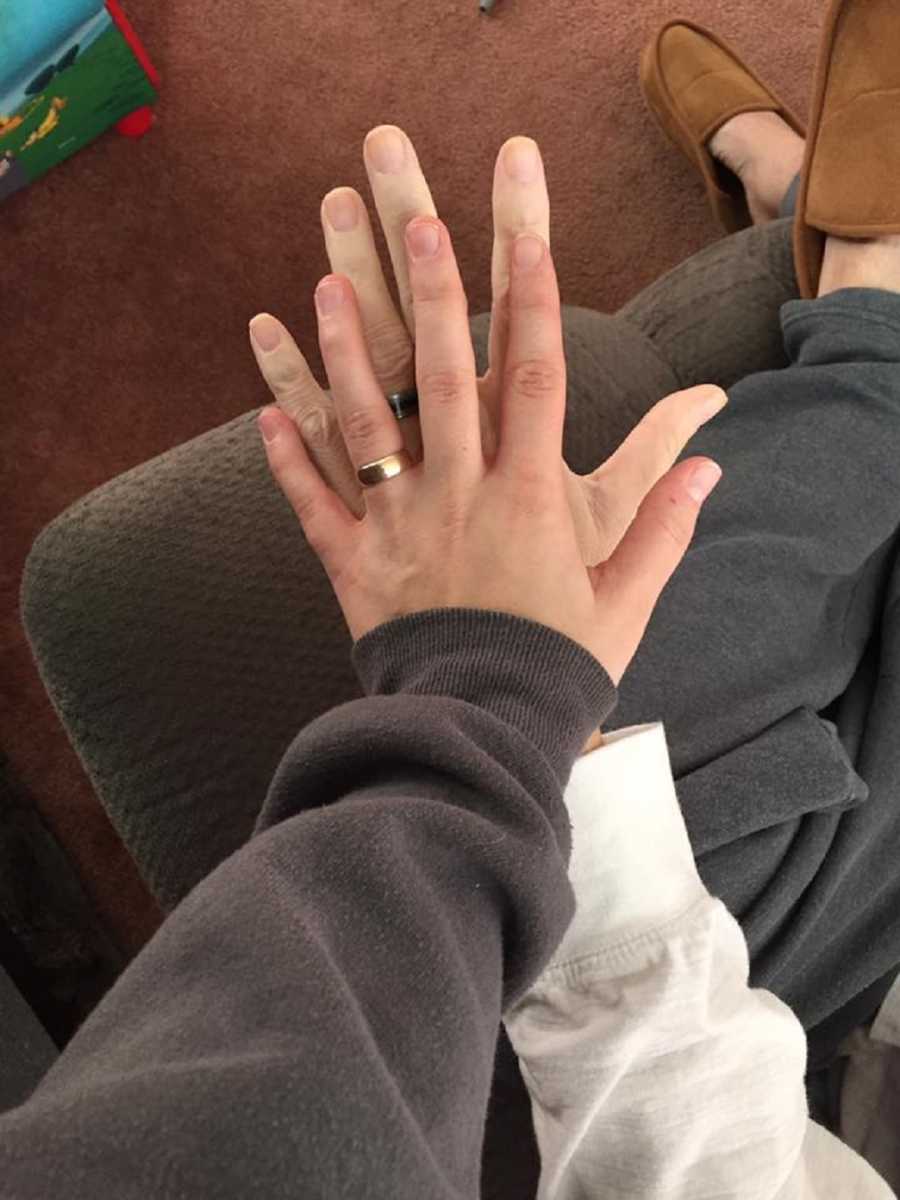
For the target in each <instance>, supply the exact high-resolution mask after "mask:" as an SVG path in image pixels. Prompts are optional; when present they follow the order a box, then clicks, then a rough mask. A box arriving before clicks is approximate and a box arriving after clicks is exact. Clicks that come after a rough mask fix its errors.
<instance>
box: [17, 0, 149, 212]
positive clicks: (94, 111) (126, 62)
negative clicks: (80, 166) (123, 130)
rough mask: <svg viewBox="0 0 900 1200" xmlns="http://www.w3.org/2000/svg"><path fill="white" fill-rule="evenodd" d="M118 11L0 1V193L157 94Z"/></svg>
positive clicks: (89, 1)
mask: <svg viewBox="0 0 900 1200" xmlns="http://www.w3.org/2000/svg"><path fill="white" fill-rule="evenodd" d="M110 9H112V10H113V11H112V13H111V11H110ZM117 10H118V6H117V5H112V4H111V5H110V6H109V8H107V6H106V5H105V4H103V3H102V0H100V2H98V0H0V62H2V64H3V65H2V67H0V200H3V199H5V198H6V197H7V196H10V195H12V194H13V193H14V192H17V191H19V190H20V189H21V188H23V187H25V186H26V185H27V184H29V183H32V182H33V181H34V180H35V179H38V178H39V177H40V176H41V175H44V174H45V173H46V172H47V171H49V170H50V169H51V167H54V166H56V165H57V164H58V163H60V162H62V161H63V160H64V159H67V158H69V157H70V156H71V155H73V154H75V153H76V152H77V151H78V150H81V149H82V148H83V147H84V146H86V145H87V144H88V143H89V142H92V141H93V140H94V139H95V138H97V137H99V135H100V134H101V133H103V132H104V131H105V130H107V129H109V128H110V126H112V125H115V124H116V123H117V122H119V121H120V120H121V119H122V118H123V117H126V116H127V115H128V114H130V113H134V112H135V110H140V109H142V108H144V106H147V105H149V104H152V103H154V101H155V100H156V99H157V92H156V89H155V87H154V86H153V84H152V82H151V80H150V78H149V77H148V74H147V71H146V70H145V67H144V65H142V63H141V62H140V61H139V59H138V57H137V55H136V51H135V49H134V48H133V47H134V46H135V45H138V47H139V44H138V43H137V42H136V38H135V37H134V35H133V33H132V32H131V30H130V28H129V27H127V22H125V21H124V17H123V16H122V14H121V10H118V11H117ZM114 16H115V17H116V18H117V19H116V20H114V19H113V17H114ZM120 23H121V24H120ZM122 26H124V28H123V27H122ZM129 35H130V36H129ZM139 51H140V48H139ZM151 70H152V68H151Z"/></svg>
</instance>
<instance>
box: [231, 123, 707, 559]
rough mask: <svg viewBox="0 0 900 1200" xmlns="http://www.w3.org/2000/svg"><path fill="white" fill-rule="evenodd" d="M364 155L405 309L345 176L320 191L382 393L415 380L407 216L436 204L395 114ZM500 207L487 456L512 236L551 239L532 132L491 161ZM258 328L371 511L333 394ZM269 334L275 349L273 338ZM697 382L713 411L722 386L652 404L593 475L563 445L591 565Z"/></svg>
mask: <svg viewBox="0 0 900 1200" xmlns="http://www.w3.org/2000/svg"><path fill="white" fill-rule="evenodd" d="M363 157H364V160H365V165H366V171H367V173H368V176H369V182H370V184H371V187H372V194H373V196H374V199H375V207H376V209H377V210H378V216H379V219H380V221H381V227H382V230H383V232H384V236H385V239H386V241H387V246H388V252H389V254H390V258H391V264H392V266H393V270H394V279H395V282H396V286H397V294H398V296H399V300H400V309H401V312H402V316H401V314H400V313H398V312H397V309H396V307H395V305H394V302H393V300H392V298H391V295H390V292H389V291H388V287H387V283H386V282H385V278H384V272H383V270H382V266H381V261H380V259H379V257H378V251H377V249H376V246H375V240H374V237H373V235H372V228H371V225H370V223H369V217H368V213H367V211H366V206H365V204H364V203H363V200H362V197H361V196H360V195H359V193H358V192H356V191H354V189H353V188H347V187H344V188H335V189H334V190H333V191H331V192H329V193H328V195H327V196H326V197H325V198H324V200H323V202H322V210H321V220H322V228H323V231H324V234H325V246H326V250H327V253H328V259H329V262H330V264H331V270H332V273H333V274H339V275H343V276H345V277H346V278H347V279H349V280H350V282H351V283H352V285H353V290H354V292H355V294H356V298H357V304H358V307H359V313H360V319H361V322H362V328H363V334H364V339H365V343H366V345H367V347H368V352H369V357H370V359H371V362H372V366H373V369H374V374H375V378H376V380H377V381H378V385H379V387H380V388H381V390H382V391H383V392H385V393H391V392H397V391H403V390H405V389H407V388H410V387H413V386H414V385H415V381H416V376H415V346H414V338H415V313H414V309H413V302H412V290H411V287H410V281H409V265H408V263H407V257H406V243H405V232H406V226H407V225H408V224H409V222H410V221H411V220H412V219H413V218H414V217H418V216H430V217H436V216H437V210H436V208H435V205H434V201H433V200H432V197H431V192H430V190H429V187H428V183H427V182H426V179H425V176H424V174H423V173H422V169H421V167H420V166H419V160H418V157H417V155H416V151H415V147H414V146H413V144H412V142H411V140H410V139H409V138H408V137H407V135H406V134H405V133H404V132H403V130H401V129H399V128H398V127H397V126H395V125H379V126H377V127H376V128H375V129H373V130H371V131H370V132H369V134H368V135H367V137H366V140H365V145H364V149H363ZM529 161H531V166H530V167H529V166H528V165H527V164H528V162H529ZM492 207H493V221H494V244H493V253H492V255H491V288H492V296H493V302H492V308H491V327H490V338H489V346H488V362H489V365H488V370H487V372H486V373H485V374H484V375H483V376H482V377H481V378H479V379H478V380H477V388H478V397H479V406H480V424H481V433H482V446H483V449H484V454H485V458H486V459H488V460H490V458H491V456H492V454H493V453H494V450H495V448H496V446H497V444H498V435H499V429H500V421H501V415H502V414H501V412H500V383H501V381H502V379H503V377H504V371H503V366H504V361H505V357H506V351H507V343H508V337H509V329H508V327H509V318H508V303H507V300H508V292H509V279H510V269H511V265H512V247H513V243H514V242H515V239H516V237H517V236H518V235H519V234H521V233H536V234H538V235H539V236H540V237H541V238H542V239H543V240H544V241H545V242H546V243H547V245H548V246H549V245H550V201H549V196H548V193H547V183H546V178H545V175H544V168H543V163H542V161H541V156H540V153H539V151H538V147H537V144H536V143H535V142H534V141H533V140H532V139H531V138H527V137H513V138H509V139H508V141H506V142H505V143H504V144H503V146H502V147H501V149H500V153H499V154H498V156H497V160H496V163H495V165H494V184H493V199H492ZM251 330H252V334H253V337H252V339H251V340H252V344H253V349H254V353H255V354H256V358H257V362H258V363H259V367H260V370H261V372H262V374H263V377H264V378H265V380H266V382H267V383H268V385H269V388H270V389H271V391H272V394H273V396H274V397H275V400H276V401H277V403H278V406H279V408H281V409H282V411H284V412H286V413H287V414H288V416H290V417H291V418H292V420H293V421H294V423H295V425H296V426H297V427H298V428H299V430H300V433H301V435H302V437H303V441H304V444H305V445H306V447H307V450H308V451H309V454H310V457H311V458H312V460H313V462H314V463H315V465H316V467H317V469H318V471H319V473H320V475H321V476H322V478H323V479H324V480H325V482H326V483H327V484H329V486H331V487H332V488H333V489H334V491H335V492H337V494H338V495H339V496H340V497H341V499H342V500H343V501H344V503H345V504H346V505H347V507H348V508H349V509H350V511H351V512H352V513H353V514H354V515H355V516H357V517H362V516H363V515H364V514H365V511H366V502H365V499H364V495H363V489H362V487H361V485H360V484H359V482H358V480H357V478H356V472H355V471H354V469H353V467H352V465H351V463H350V460H349V458H348V456H347V452H346V449H345V446H344V439H343V437H342V435H341V431H340V428H339V426H338V423H337V419H336V417H335V413H334V409H333V404H332V399H331V396H330V395H329V394H328V393H327V392H326V391H324V390H323V389H322V388H321V387H320V386H319V384H318V383H317V382H316V380H315V378H314V376H313V375H312V372H311V371H310V369H309V367H308V365H307V363H306V360H305V359H304V357H303V355H302V354H301V353H300V350H299V349H298V347H297V345H296V343H295V342H294V340H293V338H292V337H291V335H290V334H289V333H288V331H287V329H285V327H284V326H283V325H282V324H281V322H279V321H276V320H275V319H274V318H273V317H271V316H269V315H268V314H261V315H260V316H257V317H256V318H255V319H254V320H253V321H252V322H251ZM269 338H271V339H272V343H273V347H274V348H272V349H266V345H267V342H268V339H269ZM699 391H703V392H704V393H706V398H708V402H709V409H708V412H707V413H706V415H705V416H704V417H703V420H708V419H709V417H711V416H712V415H713V414H714V413H715V412H717V411H718V410H719V409H720V408H721V407H722V406H723V405H724V404H725V402H726V399H727V397H726V396H725V393H724V392H723V391H721V389H719V388H715V387H708V388H702V389H697V388H694V389H691V390H689V391H686V392H678V393H675V394H674V395H672V396H669V397H667V398H665V399H663V400H661V401H660V402H659V403H658V404H657V405H655V406H654V408H652V409H651V410H650V412H649V413H647V415H646V416H645V417H644V419H643V420H642V421H641V422H640V423H639V424H638V425H637V426H636V427H635V428H634V429H633V430H632V431H631V433H630V434H629V436H628V437H627V438H626V439H625V441H624V442H623V443H622V445H621V446H620V447H619V449H618V450H617V451H616V452H615V454H613V455H612V457H611V458H609V459H608V460H607V461H606V462H605V463H603V464H602V465H601V466H599V467H598V468H597V469H596V470H595V471H593V472H592V473H591V474H590V475H575V474H574V473H573V472H572V471H571V470H570V469H569V467H568V466H567V465H566V463H565V461H564V460H563V459H562V457H561V456H560V464H559V466H560V471H561V472H562V475H563V482H564V486H565V489H566V495H567V497H568V501H569V507H570V510H571V513H572V517H573V520H574V523H575V533H576V537H577V540H578V546H579V549H580V551H581V555H582V558H583V561H584V563H585V565H586V566H595V565H597V564H598V563H601V562H606V561H607V559H609V558H610V557H611V556H612V554H613V552H614V551H615V549H616V548H617V546H618V545H619V542H620V541H621V540H622V538H623V536H624V534H625V532H626V530H627V529H628V528H629V527H630V525H631V523H632V521H633V520H634V517H635V512H634V510H633V509H632V508H630V507H628V504H627V503H626V502H625V501H624V497H627V496H629V495H633V494H635V490H636V487H637V485H638V482H641V483H647V484H648V486H649V483H650V482H654V481H655V480H657V479H658V478H659V477H660V476H661V475H662V474H663V473H664V472H665V471H666V470H668V468H669V467H670V466H671V454H670V451H671V447H672V446H674V445H680V446H683V445H684V444H685V442H686V441H687V440H688V439H689V438H690V437H691V436H693V434H694V432H695V431H696V428H697V416H698V395H697V393H698V392H699ZM702 399H704V397H701V398H700V400H701V401H702ZM307 421H309V422H310V423H309V425H307ZM400 429H401V431H402V435H403V438H404V442H405V444H406V448H407V450H409V452H410V454H411V455H412V456H413V459H414V460H418V459H419V458H420V457H421V447H422V441H421V433H420V427H419V420H418V418H417V417H408V418H407V419H406V420H404V421H402V422H401V423H400ZM644 490H646V489H644ZM641 494H644V492H643V491H642V492H641Z"/></svg>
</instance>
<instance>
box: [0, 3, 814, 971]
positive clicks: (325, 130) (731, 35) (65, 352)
mask: <svg viewBox="0 0 900 1200" xmlns="http://www.w3.org/2000/svg"><path fill="white" fill-rule="evenodd" d="M126 9H127V11H128V14H129V16H130V17H131V18H132V20H133V22H134V24H135V26H136V28H137V29H138V31H139V32H140V34H141V35H142V37H143V38H144V40H145V42H146V45H147V47H148V50H149V51H150V54H151V56H152V58H153V59H154V60H155V62H156V65H157V66H158V68H159V70H160V71H161V73H162V76H163V91H162V101H161V104H160V107H159V110H158V111H159V118H160V119H159V123H158V124H157V126H156V128H155V129H154V130H153V131H152V132H151V134H150V135H149V136H148V137H146V138H145V139H144V140H143V141H141V142H137V143H130V142H128V141H125V140H123V139H121V138H119V137H117V136H116V135H115V134H109V135H107V136H106V137H104V138H103V139H101V141H99V142H97V143H95V144H94V145H93V146H91V147H90V148H88V149H87V150H86V151H84V152H83V153H81V154H79V155H77V156H76V157H74V158H73V159H71V160H70V161H69V162H68V163H66V164H64V165H63V166H62V167H59V168H57V169H56V170H55V171H54V172H52V173H51V174H50V175H48V176H47V177H45V179H44V180H42V181H40V182H39V183H38V184H36V185H35V186H33V187H32V188H31V189H29V190H27V191H25V192H23V193H20V194H19V195H18V196H15V197H13V198H12V200H10V201H8V202H7V203H6V204H4V205H3V207H2V209H0V218H2V227H3V232H4V238H3V244H4V253H3V260H4V261H3V282H2V285H0V350H2V372H0V394H2V412H3V418H4V423H5V429H4V446H5V451H4V456H3V461H2V468H0V470H2V478H0V500H2V507H3V512H4V516H5V521H4V525H5V531H4V532H5V537H4V539H3V542H2V550H0V554H2V560H0V561H2V576H0V578H2V588H3V594H2V600H0V603H2V622H3V624H2V636H3V646H4V664H3V665H4V670H3V682H2V685H0V686H2V688H3V692H4V701H5V703H4V704H3V707H2V718H0V719H2V725H0V749H2V750H3V752H5V754H6V755H7V756H8V758H9V760H10V762H11V764H12V765H13V767H14V769H15V772H16V775H17V778H19V779H20V780H21V781H22V782H23V783H24V785H25V786H26V787H27V789H28V790H29V792H30V794H31V796H32V797H33V800H34V802H35V803H36V804H37V806H38V807H39V809H40V811H41V813H42V814H43V816H44V818H45V820H46V821H47V823H48V825H49V826H50V827H51V828H52V829H53V831H54V832H55V834H56V835H57V837H58V838H59V840H60V842H61V843H62V844H63V845H64V846H65V847H66V849H67V850H68V852H69V854H70V855H71V857H72V860H73V862H74V864H75V867H76V869H77V871H78V872H79V873H80V875H81V877H82V879H83V881H84V885H85V888H86V890H87V892H88V894H89V896H90V897H91V898H92V899H93V901H94V903H95V905H96V906H97V909H98V911H99V912H100V913H101V914H102V916H103V917H104V918H105V920H106V922H107V924H108V926H109V928H110V930H111V932H113V933H114V934H115V935H116V936H117V938H118V940H119V941H120V942H121V943H122V945H123V946H125V947H126V948H127V949H130V950H135V949H136V948H137V947H139V946H140V945H141V944H142V943H143V942H144V941H145V940H146V938H147V937H148V935H149V934H150V933H151V932H152V930H153V929H154V927H155V925H156V923H157V921H158V914H157V912H156V909H155V907H154V905H153V903H152V902H151V901H150V898H149V896H148V895H147V894H146V892H145V891H144V889H143V887H142V886H141V884H140V882H139V880H138V877H137V875H136V873H135V871H134V868H133V867H132V865H131V863H130V861H129V859H128V857H127V855H126V854H125V853H124V851H123V850H122V848H121V846H120V845H119V844H118V842H117V839H116V837H115V835H114V833H113V832H112V830H111V828H110V826H109V825H108V823H107V822H106V820H105V818H104V816H103V814H102V812H101V810H100V808H99V805H98V802H97V800H96V799H95V797H94V796H93V794H92V791H91V788H90V786H89V784H88V782H87V780H86V778H85V776H84V773H83V771H82V770H81V767H80V765H79V763H78V760H77V759H76V757H75V755H74V753H73V751H72V750H71V748H70V747H69V744H68V741H67V740H66V738H65V735H64V734H63V732H62V729H61V727H60V725H59V723H58V721H57V719H56V717H55V714H54V712H53V710H52V709H51V707H50V704H49V701H48V700H47V697H46V695H45V693H44V691H43V688H42V686H41V683H40V681H39V679H38V677H37V674H36V671H35V669H34V666H33V663H32V660H31V657H30V654H29V651H28V647H27V644H26V642H25V639H24V634H23V632H22V628H21V623H20V619H19V615H18V611H17V604H18V588H19V581H20V576H21V569H22V565H23V563H24V560H25V557H26V555H27V553H28V550H29V548H30V546H31V544H32V541H33V540H34V538H35V536H36V535H37V533H38V532H39V530H40V529H41V528H42V527H43V526H44V525H45V524H47V523H48V522H49V521H50V520H51V519H52V518H53V517H54V516H56V515H57V514H58V513H59V512H61V511H62V510H63V509H64V508H66V507H68V505H70V504H71V503H72V502H73V501H75V500H76V499H78V498H79V497H81V496H83V495H84V494H85V493H87V492H89V491H90V490H92V489H93V488H94V487H96V486H97V485H99V484H101V483H103V482H104V481H106V480H108V479H110V478H112V477H113V476H116V475H118V474H120V473H121V472H123V471H125V470H127V469H129V468H130V467H133V466H135V465H136V464H138V463H142V462H144V461H146V460H147V459H150V458H152V457H154V456H155V455H157V454H160V453H162V452H163V451H165V450H166V449H168V448H169V447H171V446H175V445H177V444H179V443H181V442H184V441H186V440H187V439H189V438H193V437H195V436H196V435H198V434H200V433H202V432H203V431H204V430H207V429H209V428H212V427H214V426H217V425H219V424H222V423H223V422H225V421H228V420H230V419H231V418H232V417H234V416H236V415H237V414H239V413H241V412H243V411H246V410H247V409H248V408H253V407H256V406H258V405H260V404H262V403H264V402H265V401H266V400H267V398H268V397H267V394H266V392H265V389H264V387H262V386H261V385H260V382H259V379H258V377H257V372H256V368H255V365H254V362H253V358H252V355H251V353H250V350H249V348H248V345H247V335H246V324H247V321H248V319H249V318H250V317H251V316H252V315H253V314H254V313H255V312H257V311H259V310H260V309H269V310H271V311H272V312H274V313H277V314H278V315H279V316H281V317H282V318H283V319H285V320H286V321H287V322H288V324H289V325H290V326H291V328H292V329H293V331H294V333H295V335H296V337H297V340H298V342H299V343H300V345H301V348H302V349H303V351H304V353H305V354H306V355H307V357H308V358H309V360H310V363H311V364H312V365H313V369H314V370H316V371H317V372H318V374H319V378H320V379H322V380H323V382H324V375H323V373H322V369H321V360H320V358H319V354H318V349H317V345H316V325H315V319H314V316H313V304H312V293H313V289H314V287H315V284H316V282H317V281H318V279H319V278H321V276H322V275H324V274H326V273H327V272H328V269H329V267H328V261H327V258H326V255H325V252H324V248H323V242H322V237H321V230H320V226H319V204H320V201H321V197H322V196H323V194H324V193H325V192H326V191H328V190H329V189H330V188H332V187H335V186H337V185H341V184H348V185H350V186H353V187H356V188H357V189H358V190H359V191H360V192H361V193H362V194H363V195H364V196H368V191H367V183H366V175H365V170H364V167H363V164H362V152H361V151H362V142H363V138H364V136H365V134H366V132H367V131H368V130H369V129H370V128H372V127H373V126H374V125H377V124H380V123H382V122H387V123H395V124H398V125H400V126H402V127H403V128H404V129H405V130H407V132H408V133H409V134H410V136H411V137H412V139H413V141H414V142H415V145H416V148H417V150H418V153H419V158H420V160H421V162H422V165H423V167H424V169H425V171H426V174H427V176H428V179H429V182H430V184H431V189H432V192H433V194H434V197H435V202H436V204H437V206H438V209H439V211H440V213H441V216H442V218H443V219H444V220H446V221H447V223H448V225H449V228H450V230H451V233H452V234H453V237H454V243H455V247H456V251H457V255H458V257H459V260H460V264H461V268H462V271H463V276H464V279H465V280H466V284H467V289H468V295H469V301H470V307H471V310H472V311H473V312H479V311H483V310H485V309H487V308H488V307H489V301H490V297H489V288H490V255H491V236H492V235H491V214H490V197H491V180H492V172H493V164H494V159H495V157H496V154H497V151H498V150H499V148H500V145H501V144H502V142H503V141H504V140H505V139H506V138H507V137H510V136H511V135H513V134H520V133H523V134H527V135H530V136H532V137H534V138H535V139H536V140H537V141H538V143H539V145H540V146H541V149H542V151H543V155H544V159H545V163H546V168H547V177H548V180H549V185H550V193H551V201H552V205H553V207H552V214H553V220H552V240H553V250H554V253H555V262H556V268H557V271H558V274H559V280H560V286H561V291H562V296H563V300H564V302H566V303H569V304H577V305H585V306H588V307H591V308H596V309H600V310H611V309H613V308H615V307H617V306H618V305H619V304H620V303H621V302H623V301H624V300H626V299H627V298H628V297H630V296H631V295H632V294H633V293H634V292H635V291H637V290H638V289H639V288H640V287H642V286H643V285H644V284H646V283H648V282H649V281H650V280H652V279H653V278H655V277H656V276H658V275H659V274H660V273H662V272H663V271H665V270H666V269H668V268H669V267H671V266H673V265H674V264H675V263H677V262H679V261H680V260H681V259H683V258H684V257H686V256H687V255H689V254H691V253H692V252H694V251H695V250H697V249H699V248H700V247H702V246H703V245H705V244H707V243H708V242H710V241H711V240H712V239H714V238H715V237H717V236H719V234H718V230H717V228H716V227H715V226H714V225H713V224H712V221H711V218H710V216H709V213H708V210H707V207H706V202H705V198H704V195H703V192H702V188H701V186H700V184H699V182H698V180H697V179H696V178H695V176H694V175H693V174H692V172H691V169H690V168H689V167H688V165H687V164H686V163H685V162H684V161H683V160H682V159H680V158H679V157H678V156H677V155H676V153H675V152H674V151H673V150H672V149H671V148H670V146H669V145H668V143H667V142H666V141H665V140H664V139H663V138H662V136H661V135H660V134H659V132H658V131H657V129H656V126H655V125H654V124H653V123H652V121H651V119H650V117H649V116H648V115H647V113H646V112H645V110H644V108H643V104H642V101H641V97H640V93H639V91H638V86H637V76H636V63H637V55H638V51H639V49H640V47H641V46H642V45H643V44H644V43H645V41H646V40H647V39H648V38H649V36H650V35H651V33H652V32H653V31H654V29H655V28H656V27H657V26H658V25H659V24H660V23H661V22H662V21H664V20H666V19H668V18H669V17H672V16H677V15H681V16H686V17H691V18H693V19H695V20H698V21H700V22H702V23H704V24H708V25H710V26H712V27H713V28H715V29H716V30H717V31H718V32H720V33H721V34H723V35H724V36H725V37H726V38H728V39H729V40H732V41H734V42H735V43H736V45H737V46H738V47H739V48H740V49H741V50H742V51H743V52H745V54H746V55H747V57H748V58H749V60H750V61H751V62H752V63H753V64H754V65H755V66H756V67H757V69H758V70H759V71H760V72H761V73H762V74H763V75H764V76H765V77H766V78H768V79H770V80H771V81H772V83H773V84H774V85H775V86H776V87H777V88H779V89H780V90H781V92H782V94H783V96H784V98H785V99H786V100H787V101H788V103H790V104H792V105H793V106H794V107H795V108H796V109H797V110H798V111H800V112H801V113H805V112H806V109H807V90H808V87H809V84H810V78H811V72H812V66H813V61H814V55H815V43H816V40H817V36H818V31H819V27H820V24H821V19H822V14H823V0H756V2H755V3H748V0H605V2H604V0H600V2H598V0H569V2H568V3H565V2H563V0H555V2H548V0H499V2H498V4H497V8H496V9H495V12H494V14H493V15H491V16H485V15H483V14H481V13H480V12H479V9H478V2H477V0H450V2H449V3H441V4H438V3H436V2H434V0H422V2H420V3H418V4H415V3H411V2H409V0H378V2H375V3H369V4H360V3H359V2H358V0H328V2H327V3H326V2H325V0H307V2H306V3H303V4H284V3H283V2H282V0H257V2H256V3H253V2H252V0H251V2H249V3H248V0H170V2H169V3H166V4H159V3H156V2H155V0H126ZM373 220H377V218H375V217H374V211H373ZM381 244H382V248H383V242H382V243H381ZM385 261H387V259H386V257H385Z"/></svg>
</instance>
